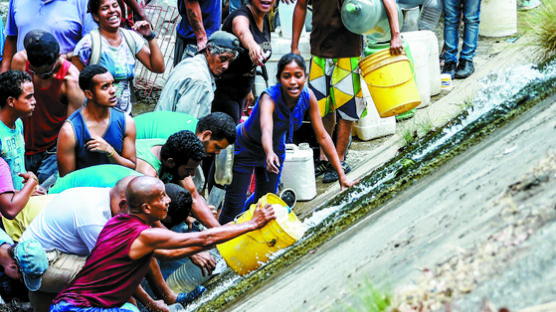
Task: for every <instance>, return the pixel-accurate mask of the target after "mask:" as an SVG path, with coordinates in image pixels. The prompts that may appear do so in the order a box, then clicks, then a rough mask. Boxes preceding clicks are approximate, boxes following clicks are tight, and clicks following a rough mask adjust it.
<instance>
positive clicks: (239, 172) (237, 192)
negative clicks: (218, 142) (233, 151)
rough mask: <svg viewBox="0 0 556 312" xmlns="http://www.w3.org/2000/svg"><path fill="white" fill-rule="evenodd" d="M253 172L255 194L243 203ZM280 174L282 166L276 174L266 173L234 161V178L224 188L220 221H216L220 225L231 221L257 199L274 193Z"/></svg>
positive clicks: (259, 168) (263, 169)
mask: <svg viewBox="0 0 556 312" xmlns="http://www.w3.org/2000/svg"><path fill="white" fill-rule="evenodd" d="M283 162H284V161H283V159H281V160H280V163H281V164H282V163H283ZM253 170H254V171H255V192H254V193H253V194H251V196H250V197H249V199H247V201H245V198H246V197H247V188H248V187H249V184H250V182H251V175H252V174H253ZM281 173H282V166H280V172H279V173H278V174H276V173H271V172H269V171H267V170H266V168H265V167H252V166H250V165H245V164H242V163H240V161H238V160H237V159H235V160H234V177H233V179H232V183H231V184H230V185H227V186H226V197H225V198H224V207H223V208H222V212H221V213H220V219H219V220H218V221H219V222H220V224H226V223H228V222H230V221H233V220H234V219H235V217H237V216H238V215H239V214H241V213H242V212H243V211H245V210H247V209H249V206H251V204H254V203H256V202H257V201H258V200H259V198H261V197H263V196H264V195H266V194H267V193H276V191H277V190H278V183H279V182H280V174H281Z"/></svg>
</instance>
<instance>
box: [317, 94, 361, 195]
mask: <svg viewBox="0 0 556 312" xmlns="http://www.w3.org/2000/svg"><path fill="white" fill-rule="evenodd" d="M309 93H310V107H309V110H310V111H309V115H310V117H311V124H312V125H313V131H315V135H316V137H317V140H318V142H319V145H320V146H321V148H322V150H323V152H324V154H325V155H326V157H328V160H329V161H330V163H331V164H332V166H333V167H334V169H335V170H336V172H337V173H338V182H339V183H340V187H341V189H342V190H344V189H346V188H348V187H351V186H353V185H354V184H355V183H357V182H358V181H355V182H354V181H351V180H350V179H348V177H347V176H346V174H345V173H344V169H343V168H342V165H341V163H340V158H339V157H338V153H337V152H336V148H335V147H334V143H332V139H331V138H330V135H328V132H326V130H325V129H324V126H323V124H322V118H321V116H320V111H319V104H318V102H317V98H316V97H315V95H314V94H313V92H312V91H309Z"/></svg>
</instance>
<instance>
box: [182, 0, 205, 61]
mask: <svg viewBox="0 0 556 312" xmlns="http://www.w3.org/2000/svg"><path fill="white" fill-rule="evenodd" d="M183 1H184V4H185V9H186V12H187V19H188V20H189V25H191V29H193V32H194V33H195V38H197V50H198V51H201V50H202V49H204V48H205V47H206V45H207V41H208V37H207V32H206V31H205V25H204V24H203V15H201V14H202V12H201V6H200V5H199V1H198V0H183Z"/></svg>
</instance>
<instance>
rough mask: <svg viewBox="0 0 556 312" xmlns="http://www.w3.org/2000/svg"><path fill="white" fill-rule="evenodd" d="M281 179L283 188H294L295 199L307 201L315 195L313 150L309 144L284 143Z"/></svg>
mask: <svg viewBox="0 0 556 312" xmlns="http://www.w3.org/2000/svg"><path fill="white" fill-rule="evenodd" d="M281 181H282V184H283V188H290V189H292V190H294V192H295V195H296V196H297V201H307V200H311V199H313V198H315V196H317V184H316V182H315V165H314V164H313V150H312V149H311V147H310V146H309V144H307V143H301V144H300V145H299V146H297V145H295V144H286V159H285V160H284V169H282V180H281Z"/></svg>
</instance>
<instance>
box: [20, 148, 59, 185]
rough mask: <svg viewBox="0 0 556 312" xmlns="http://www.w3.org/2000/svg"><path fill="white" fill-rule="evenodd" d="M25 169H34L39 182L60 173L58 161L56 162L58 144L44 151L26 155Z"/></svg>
mask: <svg viewBox="0 0 556 312" xmlns="http://www.w3.org/2000/svg"><path fill="white" fill-rule="evenodd" d="M25 169H26V170H27V171H32V172H34V173H35V174H36V175H37V178H39V184H42V183H43V182H44V181H46V179H48V178H49V177H50V176H52V175H56V174H57V173H58V163H57V162H56V146H54V147H52V148H50V149H49V150H47V151H44V152H42V153H38V154H33V155H25Z"/></svg>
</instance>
